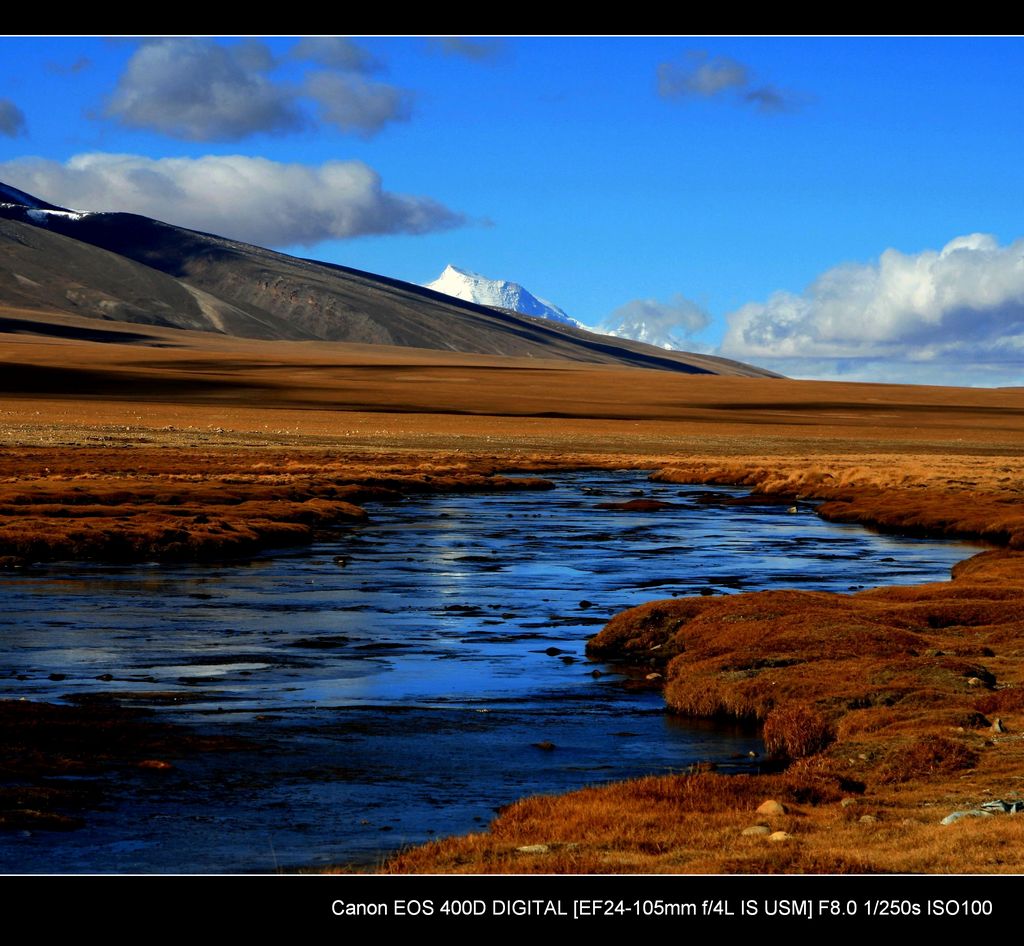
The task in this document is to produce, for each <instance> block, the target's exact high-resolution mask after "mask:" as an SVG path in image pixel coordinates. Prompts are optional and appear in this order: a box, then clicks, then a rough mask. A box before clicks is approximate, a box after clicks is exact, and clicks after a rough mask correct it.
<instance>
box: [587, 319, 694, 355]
mask: <svg viewBox="0 0 1024 946" xmlns="http://www.w3.org/2000/svg"><path fill="white" fill-rule="evenodd" d="M598 331H600V332H601V333H602V334H603V335H611V336H612V337H613V338H632V339H633V340H634V341H637V342H644V343H646V344H648V345H654V346H655V347H656V348H666V349H668V350H669V351H677V350H678V351H682V348H683V346H682V345H680V344H678V342H677V340H676V339H675V338H673V336H672V335H671V333H669V332H667V331H665V329H663V328H661V327H660V326H650V325H648V324H647V323H646V322H625V321H624V322H622V323H621V324H619V325H617V326H616V327H615V328H608V327H606V326H602V327H601V328H600V329H598Z"/></svg>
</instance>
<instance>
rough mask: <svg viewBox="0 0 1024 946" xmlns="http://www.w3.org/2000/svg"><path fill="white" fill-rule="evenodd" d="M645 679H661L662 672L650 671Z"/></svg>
mask: <svg viewBox="0 0 1024 946" xmlns="http://www.w3.org/2000/svg"><path fill="white" fill-rule="evenodd" d="M644 679H645V680H660V679H661V674H660V673H649V674H647V676H646V677H644Z"/></svg>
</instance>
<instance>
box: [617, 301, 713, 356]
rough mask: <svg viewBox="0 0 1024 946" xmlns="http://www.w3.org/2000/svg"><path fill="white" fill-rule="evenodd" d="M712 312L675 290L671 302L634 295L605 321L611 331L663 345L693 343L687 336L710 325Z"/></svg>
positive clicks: (678, 346)
mask: <svg viewBox="0 0 1024 946" xmlns="http://www.w3.org/2000/svg"><path fill="white" fill-rule="evenodd" d="M710 324H711V316H710V315H709V314H708V313H707V312H706V311H705V310H704V309H703V308H701V306H699V305H698V304H697V303H696V302H693V301H692V300H690V299H687V298H686V297H685V296H682V295H679V294H676V295H674V296H673V297H672V298H671V299H670V300H669V301H668V302H659V301H658V300H656V299H634V300H632V301H631V302H627V303H626V304H625V305H623V306H619V308H617V309H616V310H615V311H614V312H613V313H612V314H611V315H609V316H608V318H606V319H605V320H604V322H603V323H602V328H603V329H604V330H605V331H606V332H607V333H608V334H609V335H617V336H618V337H620V338H635V339H636V340H637V341H641V342H647V343H648V344H649V345H657V346H659V347H661V348H686V347H687V346H688V345H689V346H691V347H692V343H691V342H688V341H687V339H688V336H691V335H693V334H694V333H696V332H699V331H700V330H701V329H704V328H707V327H708V325H710Z"/></svg>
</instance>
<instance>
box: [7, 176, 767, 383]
mask: <svg viewBox="0 0 1024 946" xmlns="http://www.w3.org/2000/svg"><path fill="white" fill-rule="evenodd" d="M3 198H8V199H7V200H4V199H3ZM0 224H2V226H0V250H2V253H0V304H4V303H6V304H8V305H16V306H20V307H25V306H28V307H31V308H41V309H51V310H55V311H61V312H66V313H69V314H75V315H86V316H89V317H93V318H98V319H106V320H114V321H121V322H135V323H142V324H154V325H166V326H168V327H171V328H189V329H199V330H202V331H210V332H217V333H222V334H228V335H235V336H238V337H242V338H262V339H268V340H315V339H320V340H324V341H348V342H355V343H361V344H380V345H399V346H402V347H415V348H427V349H434V350H440V351H463V352H473V353H479V354H494V355H509V356H519V357H524V356H525V357H533V358H555V359H568V360H572V361H582V362H591V363H597V364H618V365H625V366H632V367H649V368H657V369H661V370H671V371H680V372H685V373H690V374H730V375H735V374H738V375H743V376H749V377H772V376H774V375H773V373H772V372H768V371H764V370H762V369H759V368H756V367H754V366H747V365H740V364H739V363H736V362H730V361H728V360H727V359H718V358H715V357H713V356H705V355H692V354H690V353H685V352H671V353H670V352H665V351H663V350H658V349H654V348H651V347H650V346H646V345H643V344H641V343H635V342H634V343H627V342H625V341H624V340H620V339H612V338H609V337H607V336H596V335H592V334H590V333H588V332H585V331H583V330H582V329H576V328H574V327H573V326H571V325H561V324H557V323H554V322H552V321H550V320H548V319H541V318H533V317H530V316H526V315H519V314H515V313H511V312H508V311H507V310H499V309H495V308H491V307H487V306H481V305H478V304H476V303H472V302H467V301H463V300H459V299H454V298H452V297H451V296H448V295H445V294H443V293H439V292H436V291H434V290H431V289H429V288H427V287H422V286H415V285H414V284H411V283H406V282H403V281H401V280H397V279H393V278H391V277H386V276H379V275H377V274H374V273H367V272H363V271H361V270H357V269H353V268H350V267H346V266H342V265H340V264H334V263H323V262H320V261H316V260H311V259H304V258H301V257H293V256H288V255H286V254H283V253H278V252H276V251H274V250H269V249H265V248H263V247H258V246H253V245H250V244H246V243H241V242H239V241H236V240H231V239H230V238H227V237H221V236H218V235H216V234H209V233H203V232H201V231H197V230H188V229H186V228H183V227H178V226H175V225H173V224H169V223H164V222H162V221H158V220H153V219H151V218H148V217H143V216H140V215H138V214H129V213H123V212H102V211H101V212H87V211H72V210H67V209H66V208H62V207H58V206H57V205H54V204H50V203H48V202H47V201H44V200H41V199H39V198H36V197H34V196H33V195H30V194H26V193H25V192H23V191H19V190H18V189H17V188H14V187H11V186H9V185H6V184H2V183H0Z"/></svg>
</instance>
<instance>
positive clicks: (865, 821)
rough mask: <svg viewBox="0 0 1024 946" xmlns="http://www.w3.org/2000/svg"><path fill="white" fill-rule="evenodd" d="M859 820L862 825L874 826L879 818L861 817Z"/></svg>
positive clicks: (873, 816)
mask: <svg viewBox="0 0 1024 946" xmlns="http://www.w3.org/2000/svg"><path fill="white" fill-rule="evenodd" d="M858 820H859V821H860V823H861V824H874V823H875V822H876V821H877V820H878V818H877V817H875V815H861V816H860V818H859V819H858Z"/></svg>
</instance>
